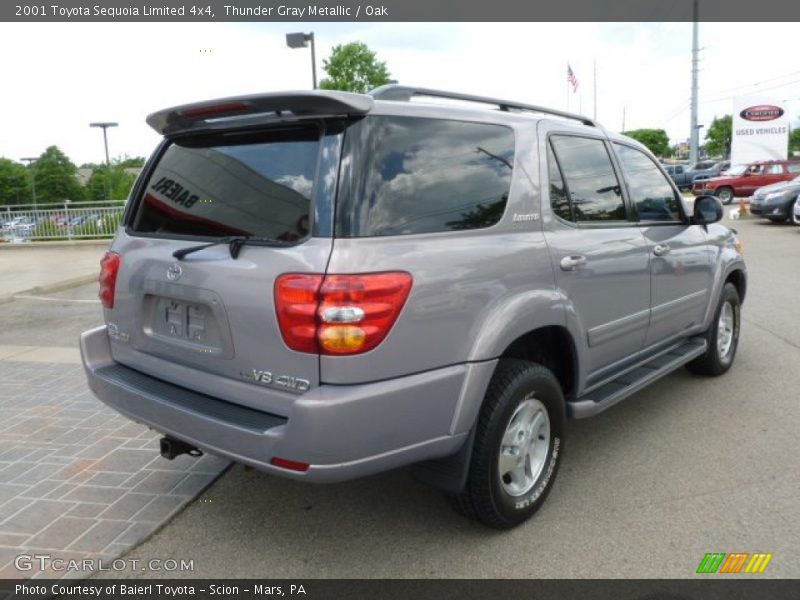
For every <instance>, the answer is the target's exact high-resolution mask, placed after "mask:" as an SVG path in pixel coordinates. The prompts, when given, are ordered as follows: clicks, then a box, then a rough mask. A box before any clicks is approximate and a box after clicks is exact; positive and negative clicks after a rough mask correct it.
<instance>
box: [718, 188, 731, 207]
mask: <svg viewBox="0 0 800 600" xmlns="http://www.w3.org/2000/svg"><path fill="white" fill-rule="evenodd" d="M716 196H717V198H719V199H720V202H722V203H723V204H730V203H731V202H733V189H732V188H729V187H721V188H719V189H718V190H717V193H716Z"/></svg>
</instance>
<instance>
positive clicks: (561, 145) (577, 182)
mask: <svg viewBox="0 0 800 600" xmlns="http://www.w3.org/2000/svg"><path fill="white" fill-rule="evenodd" d="M550 141H551V143H552V144H553V150H555V155H556V158H558V164H559V166H560V167H561V171H562V173H563V177H564V181H565V182H566V185H567V189H568V191H569V199H570V201H571V203H572V212H573V215H574V220H575V221H577V222H579V223H580V222H592V221H624V220H625V203H624V201H623V198H622V188H621V187H620V185H619V180H618V179H617V175H616V173H615V172H614V166H613V165H612V164H611V158H610V157H609V155H608V150H606V145H605V143H603V141H602V140H598V139H594V138H585V137H577V136H565V135H554V136H552V137H551V138H550Z"/></svg>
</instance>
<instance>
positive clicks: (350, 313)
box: [275, 272, 412, 355]
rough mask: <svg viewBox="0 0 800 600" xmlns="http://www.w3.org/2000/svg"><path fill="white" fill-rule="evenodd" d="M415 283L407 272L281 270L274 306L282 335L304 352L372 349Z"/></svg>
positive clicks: (391, 323)
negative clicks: (329, 272) (316, 272)
mask: <svg viewBox="0 0 800 600" xmlns="http://www.w3.org/2000/svg"><path fill="white" fill-rule="evenodd" d="M411 284H412V279H411V275H409V274H408V273H404V272H392V273H368V274H363V275H325V276H323V275H315V274H309V275H306V274H298V273H289V274H286V275H281V276H280V277H279V278H278V279H277V281H276V282H275V307H276V311H277V315H278V324H279V325H280V328H281V335H282V336H283V340H284V342H285V343H286V345H287V346H289V347H290V348H291V349H293V350H298V351H300V352H312V353H321V354H332V355H347V354H360V353H362V352H367V351H369V350H372V349H373V348H375V347H376V346H377V345H378V344H380V343H381V342H382V341H383V340H384V338H385V337H386V335H387V334H388V333H389V331H390V330H391V328H392V326H393V325H394V322H395V321H396V320H397V316H398V315H399V314H400V310H401V309H402V308H403V305H404V304H405V302H406V299H407V298H408V293H409V291H410V290H411Z"/></svg>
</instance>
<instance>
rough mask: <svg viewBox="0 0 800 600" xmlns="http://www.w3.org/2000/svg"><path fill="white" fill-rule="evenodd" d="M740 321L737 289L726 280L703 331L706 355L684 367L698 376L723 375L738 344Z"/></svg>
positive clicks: (731, 362) (733, 356)
mask: <svg viewBox="0 0 800 600" xmlns="http://www.w3.org/2000/svg"><path fill="white" fill-rule="evenodd" d="M740 320H741V300H740V299H739V292H738V291H737V290H736V286H735V285H733V284H732V283H730V282H729V283H726V284H725V286H724V287H723V288H722V296H721V297H720V300H719V304H718V305H717V311H716V313H715V314H714V322H713V324H712V326H711V327H710V328H709V329H708V331H707V332H706V336H705V337H706V342H708V348H707V349H706V352H705V354H703V355H702V356H699V357H698V358H695V359H694V360H693V361H691V362H690V363H688V364H687V365H686V368H687V369H689V370H690V371H691V372H692V373H697V374H698V375H722V374H723V373H725V372H726V371H727V370H728V369H730V368H731V365H732V364H733V359H734V358H735V357H736V348H737V347H738V345H739V325H740Z"/></svg>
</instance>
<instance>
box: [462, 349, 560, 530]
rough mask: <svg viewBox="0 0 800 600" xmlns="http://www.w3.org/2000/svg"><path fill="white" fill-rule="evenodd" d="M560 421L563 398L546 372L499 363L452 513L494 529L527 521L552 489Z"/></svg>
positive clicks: (516, 362)
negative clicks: (467, 472) (462, 486)
mask: <svg viewBox="0 0 800 600" xmlns="http://www.w3.org/2000/svg"><path fill="white" fill-rule="evenodd" d="M565 420H566V411H565V404H564V395H563V393H562V391H561V386H560V385H559V382H558V380H557V379H556V377H555V376H554V375H553V373H552V372H551V371H550V370H549V369H547V368H545V367H543V366H542V365H539V364H535V363H530V362H526V361H522V360H516V359H503V360H501V361H500V363H499V364H498V366H497V369H496V370H495V373H494V375H493V377H492V381H491V382H490V384H489V389H488V390H487V392H486V397H485V399H484V403H483V406H482V408H481V412H480V415H479V417H478V422H477V424H476V430H475V441H474V445H473V450H472V457H471V462H470V470H469V477H468V480H467V486H466V488H465V489H464V491H463V492H461V493H460V494H457V495H455V496H452V497H451V500H452V504H453V506H454V507H455V508H456V510H458V511H459V512H460V513H462V514H464V515H466V516H468V517H471V518H473V519H476V520H478V521H480V522H481V523H483V524H485V525H488V526H489V527H493V528H495V529H509V528H511V527H514V526H516V525H519V524H520V523H522V522H523V521H525V520H526V519H528V518H530V517H531V516H532V515H533V514H534V513H535V512H536V511H537V510H538V509H539V508H540V507H541V505H542V504H543V503H544V500H545V498H546V497H547V494H548V493H549V492H550V489H551V488H552V486H553V482H554V480H555V476H556V472H557V471H558V466H559V464H560V462H561V453H562V451H563V429H564V422H565Z"/></svg>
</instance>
